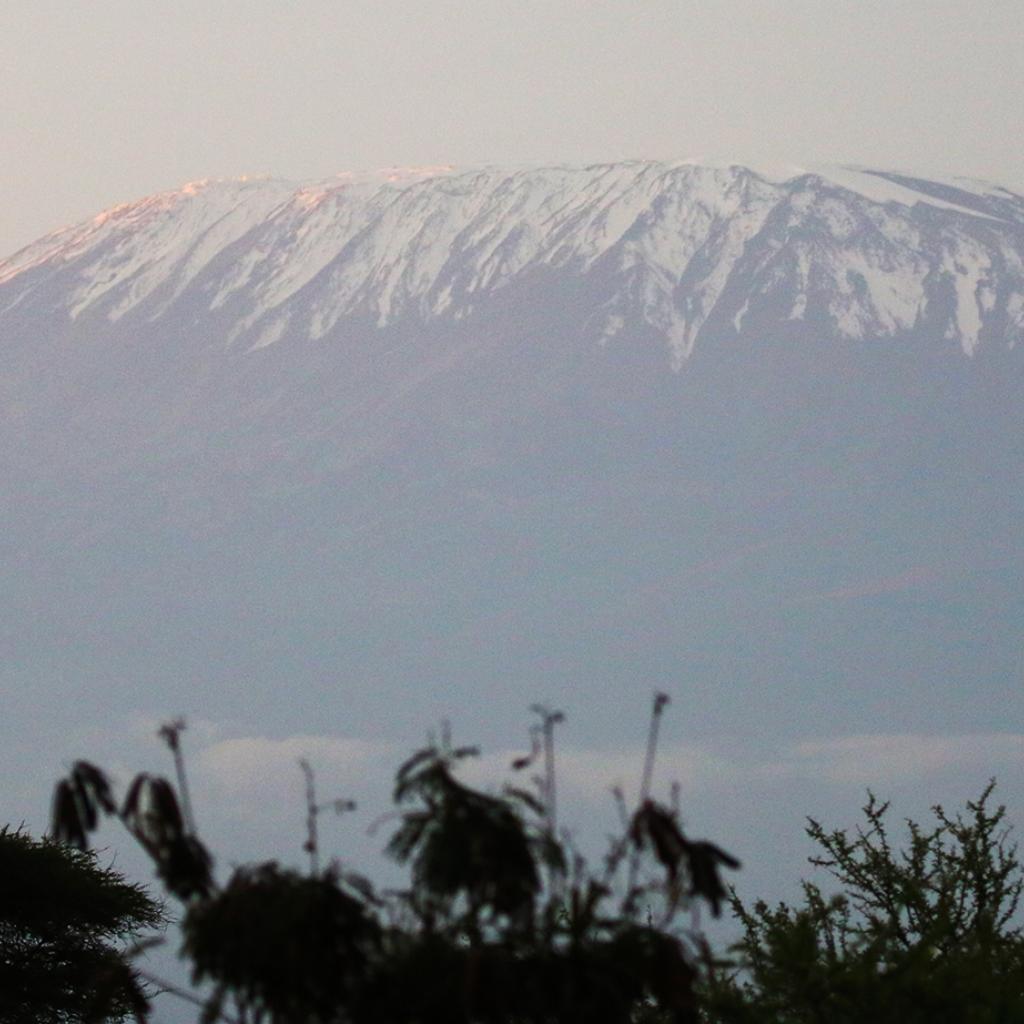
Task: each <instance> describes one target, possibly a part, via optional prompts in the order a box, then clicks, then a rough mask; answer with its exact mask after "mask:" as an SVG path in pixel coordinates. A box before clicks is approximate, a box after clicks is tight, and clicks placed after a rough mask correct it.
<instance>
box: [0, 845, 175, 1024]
mask: <svg viewBox="0 0 1024 1024" xmlns="http://www.w3.org/2000/svg"><path fill="white" fill-rule="evenodd" d="M162 920H163V917H162V913H161V909H160V907H159V905H158V904H157V903H155V902H154V901H153V900H152V899H151V898H150V897H149V896H148V895H147V894H146V892H145V890H144V889H142V888H141V887H140V886H137V885H131V884H129V883H128V882H126V881H125V880H124V879H123V878H122V877H121V876H120V875H118V874H117V873H116V872H114V871H113V870H110V869H105V868H101V867H100V866H99V865H98V864H97V863H96V857H95V855H94V854H92V853H90V852H86V851H82V850H78V849H74V848H73V847H71V846H68V845H65V844H63V843H56V842H51V841H49V840H45V839H44V840H36V839H33V838H32V837H31V836H29V835H27V834H26V833H24V832H22V831H11V830H9V829H2V830H0V1021H3V1022H4V1024H65V1022H67V1024H72V1022H78V1021H82V1022H84V1021H97V1022H98V1021H118V1020H122V1019H123V1018H125V1017H126V1016H128V1015H129V1014H132V1013H136V1014H138V1015H142V1014H144V1012H145V1008H146V1005H147V998H146V994H145V992H144V991H143V986H142V984H141V983H140V980H139V978H138V976H137V975H136V973H135V971H134V970H133V969H132V967H131V962H130V960H129V958H128V956H127V955H126V953H125V943H126V942H127V941H128V940H130V939H132V938H133V937H135V936H137V935H138V934H139V933H140V932H141V931H142V930H143V929H149V928H153V927H156V926H157V925H159V924H161V923H162Z"/></svg>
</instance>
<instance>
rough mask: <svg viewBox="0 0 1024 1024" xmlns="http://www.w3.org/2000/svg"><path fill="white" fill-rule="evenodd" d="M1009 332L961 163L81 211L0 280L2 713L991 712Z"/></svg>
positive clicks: (563, 177) (1018, 284)
mask: <svg viewBox="0 0 1024 1024" xmlns="http://www.w3.org/2000/svg"><path fill="white" fill-rule="evenodd" d="M1022 339H1024V198H1022V197H1021V196H1020V195H1017V194H1014V193H1013V192H1011V191H1007V190H1005V189H1002V188H1000V187H998V186H996V185H988V184H982V183H979V182H973V181H961V180H948V181H936V180H924V179H920V178H914V177H909V176H907V175H901V174H895V173H890V172H884V171H864V170H851V169H842V168H817V169H813V168H812V169H808V168H804V169H800V168H781V169H768V168H760V169H751V168H743V167H738V166H732V165H723V166H711V165H706V164H693V163H676V164H666V163H650V162H633V163H622V164H611V165H603V166H593V167H583V168H567V167H552V168H541V169H536V168H534V169H529V168H527V169H516V170H500V169H494V168H484V169H479V170H473V171H456V170H450V169H444V168H441V169H438V168H430V169H426V170H419V171H416V170H412V171H410V170H405V171H399V170H395V171H390V172H385V173H381V174H368V175H352V176H340V177H338V178H334V179H331V180H330V181H327V182H321V183H314V184H303V185H300V186H296V185H294V184H290V183H287V182H281V181H274V180H258V181H229V182H206V183H197V184H193V185H189V186H186V187H185V188H182V189H179V190H177V191H174V192H168V193H163V194H160V195H157V196H153V197H151V198H148V199H144V200H141V201H139V202H134V203H129V204H127V205H124V206H120V207H117V208H116V209H113V210H110V211H108V212H106V213H103V214H101V215H99V216H98V217H96V218H95V219H93V220H92V221H89V222H87V223H85V224H81V225H78V226H76V227H72V228H67V229H64V230H61V231H58V232H55V233H54V234H52V235H50V236H48V237H47V238H44V239H42V240H40V241H39V242H37V243H35V244H33V245H30V246H29V247H28V248H26V249H24V250H23V251H21V252H19V253H17V254H15V255H14V256H12V257H11V258H9V259H7V260H6V261H4V262H2V263H0V523H2V524H3V529H2V530H0V567H2V568H3V569H4V572H3V574H2V576H0V650H2V651H3V652H4V657H3V658H0V680H3V682H4V683H5V687H4V691H3V692H4V716H5V719H6V720H7V721H23V720H24V721H31V722H37V721H40V720H41V719H42V714H41V712H40V707H45V708H46V709H47V712H48V714H50V715H52V716H53V720H54V721H55V722H65V723H72V724H74V725H75V726H76V727H77V725H78V724H79V718H82V719H83V720H84V721H85V723H86V724H88V723H89V722H92V721H95V720H96V719H97V718H98V717H102V716H104V715H108V714H110V715H117V714H126V713H127V712H128V711H132V712H142V713H146V714H150V715H153V716H157V717H159V716H166V715H168V714H176V713H184V714H186V715H194V716H198V717H201V718H210V719H213V720H219V721H225V720H230V721H235V722H238V721H241V722H246V721H249V720H250V719H256V720H258V719H261V718H262V717H263V715H264V712H266V720H268V721H269V720H273V721H275V722H277V723H279V727H280V728H281V729H283V730H290V731H292V732H295V733H298V734H306V733H317V732H321V731H323V729H324V728H325V725H324V723H330V728H335V729H339V730H345V729H359V728H362V727H364V726H366V725H367V724H368V723H373V722H377V721H378V720H379V718H380V715H381V709H382V708H385V709H387V713H388V715H389V716H390V719H389V722H392V723H394V722H397V723H398V725H395V726H394V727H395V728H396V729H398V728H399V727H401V728H406V727H407V729H408V731H407V733H406V734H405V735H406V736H419V735H420V730H421V729H422V728H423V727H424V726H426V725H428V724H429V723H431V722H436V721H438V720H439V719H440V718H442V717H444V716H445V715H455V716H456V717H458V716H459V715H469V716H470V717H472V716H474V715H478V718H479V720H478V721H476V722H475V723H474V725H473V727H472V728H467V730H466V731H468V732H469V733H470V736H471V738H472V739H477V738H479V739H481V740H484V741H487V740H488V738H489V737H492V736H494V735H500V736H501V742H503V743H504V742H508V735H509V730H511V729H513V728H518V724H519V722H520V713H521V710H522V708H523V707H524V706H525V705H526V704H528V703H529V702H530V701H531V700H545V701H549V702H550V703H551V704H552V705H555V706H562V707H566V708H568V709H572V710H577V711H578V713H579V714H580V715H587V716H590V717H589V719H588V724H587V727H586V728H587V731H588V732H589V734H590V735H591V736H596V737H599V738H608V737H615V736H618V735H619V730H620V727H621V722H622V721H623V716H625V715H627V714H628V715H632V714H633V711H634V709H635V706H636V703H637V701H639V702H641V703H645V702H646V701H647V699H648V696H649V694H650V692H651V690H652V689H666V690H677V689H678V688H679V687H683V688H684V689H685V693H686V695H687V701H688V702H687V704H686V707H687V713H686V716H684V717H685V718H686V720H687V721H689V722H694V723H698V724H699V728H701V729H705V730H711V731H713V730H716V729H717V730H719V731H722V730H725V731H729V732H732V733H734V734H739V735H743V736H748V737H757V736H759V735H761V734H762V733H763V732H764V731H765V730H769V731H771V732H772V734H773V735H777V736H796V737H799V736H801V735H804V736H816V735H821V734H822V729H823V728H825V726H823V725H822V723H828V722H829V721H830V720H831V716H832V715H833V713H834V710H835V708H836V706H837V705H841V706H842V707H843V709H844V719H843V720H844V725H843V728H844V729H845V730H846V731H848V732H849V731H851V730H852V731H855V732H861V733H863V734H865V735H871V734H874V733H877V732H878V731H880V730H881V729H883V726H881V725H880V724H879V723H880V722H884V730H887V731H894V732H897V733H908V734H911V733H920V734H925V735H927V734H928V733H929V732H930V731H934V730H936V729H940V730H942V731H945V732H952V733H958V734H962V735H970V734H979V735H985V734H991V733H993V732H997V731H999V730H1001V729H1003V728H1004V727H1005V720H1004V719H1003V718H1001V717H998V716H993V715H992V714H991V713H990V710H991V708H993V707H995V706H997V705H998V706H1000V707H1003V708H1006V709H1012V708H1014V707H1018V708H1019V700H1020V689H1019V687H1020V671H1021V661H1020V652H1021V650H1024V637H1022V633H1021V623H1022V622H1024V585H1022V582H1021V581H1022V580H1024V544H1022V541H1021V523H1022V522H1024V486H1022V481H1024V444H1022V441H1021V439H1022V438H1024V345H1022V344H1021V341H1022ZM979 688H982V689H984V691H985V693H986V694H988V695H989V696H990V699H989V700H988V701H985V702H977V701H975V700H974V699H973V695H974V694H976V693H977V692H978V690H979ZM485 707H486V711H484V710H474V709H484V708H485ZM986 709H988V710H986ZM271 711H272V712H273V713H271ZM19 716H21V717H20V718H19ZM247 716H248V717H247ZM602 716H603V717H602ZM380 727H381V729H384V728H385V726H384V725H381V726H380ZM388 727H390V725H389V726H388ZM492 727H493V731H492V732H487V730H488V729H489V728H492ZM697 727H698V726H697V725H695V728H697ZM69 728H70V726H69ZM242 728H248V726H244V725H243V726H242ZM1014 728H1016V726H1015V727H1014ZM462 731H463V730H461V729H460V732H462ZM284 734H287V733H284ZM25 742H26V743H30V746H31V749H30V750H29V749H26V751H24V752H23V756H21V757H19V759H18V762H17V763H19V764H21V763H28V762H29V761H31V760H32V758H34V757H35V756H36V753H37V749H38V748H40V747H41V746H42V741H41V740H40V739H39V738H38V736H36V738H35V739H31V740H28V739H27V740H26V741H25ZM403 742H404V741H403ZM64 753H66V751H65V750H63V749H62V750H61V751H59V752H58V755H59V756H62V755H63V754H64ZM11 756H14V755H11ZM32 763H35V762H34V761H32ZM56 774H57V772H56V770H54V771H52V772H49V777H50V778H53V777H54V776H55V775H56ZM982 781H983V780H982ZM972 784H973V783H972ZM0 810H2V809H0ZM802 810H805V809H802ZM0 820H2V819H0Z"/></svg>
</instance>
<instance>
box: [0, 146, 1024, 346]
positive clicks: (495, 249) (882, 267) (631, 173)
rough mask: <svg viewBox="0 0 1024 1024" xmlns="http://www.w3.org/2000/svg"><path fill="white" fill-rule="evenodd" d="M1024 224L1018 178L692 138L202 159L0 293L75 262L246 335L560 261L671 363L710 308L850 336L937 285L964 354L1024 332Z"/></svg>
mask: <svg viewBox="0 0 1024 1024" xmlns="http://www.w3.org/2000/svg"><path fill="white" fill-rule="evenodd" d="M964 204H969V205H964ZM922 207H924V208H930V209H931V210H932V211H933V212H932V213H929V214H928V215H922V214H921V212H920V210H921V208H922ZM1022 225H1024V200H1022V199H1021V198H1019V197H1016V198H1015V197H1014V196H1013V195H1012V193H1009V192H1007V191H1006V190H999V189H996V188H995V187H994V186H984V187H983V186H982V185H979V184H977V183H975V184H973V185H971V186H970V189H969V190H968V183H965V182H962V181H961V182H959V183H958V184H956V185H955V186H953V185H951V184H949V183H943V182H928V181H924V180H919V179H914V178H910V177H908V176H905V175H898V174H892V173H889V172H884V171H876V170H869V169H864V168H855V167H810V166H807V167H804V166H796V165H754V166H748V165H744V164H740V163H733V162H729V163H725V162H721V161H719V162H709V161H694V160H682V161H676V162H669V163H664V162H653V161H629V162H625V163H612V164H593V165H590V166H586V167H572V166H565V165H551V166H541V167H520V168H514V169H508V168H500V167H491V166H484V167H477V168H468V169H456V168H454V167H450V166H432V167H413V168H384V169H381V170H378V171H372V172H344V173H342V174H338V175H336V176H334V177H332V178H329V179H326V180H324V181H317V182H304V183H299V184H294V183H289V182H285V181H281V180H278V179H272V178H259V179H250V178H241V179H229V180H210V179H207V180H201V181H197V182H191V183H189V184H186V185H184V186H182V187H181V188H179V189H176V190H172V191H169V192H163V193H159V194H157V195H154V196H150V197H148V198H145V199H142V200H139V201H138V202H135V203H128V204H124V205H121V206H118V207H115V208H114V209H112V210H109V211H107V212H105V213H103V214H101V215H99V216H98V217H96V218H93V219H92V220H91V221H87V222H86V223H84V224H82V225H78V226H76V227H74V228H68V229H64V230H63V231H59V232H55V233H54V234H53V235H50V236H48V237H47V238H44V239H42V240H40V242H38V243H36V244H35V245H34V246H30V247H28V248H27V249H25V250H23V251H22V252H21V253H18V254H16V255H15V256H14V257H13V258H12V259H10V260H8V261H6V262H2V263H0V286H3V284H4V282H5V281H6V282H7V284H6V286H4V294H3V295H2V296H0V311H2V309H3V308H4V307H5V306H7V307H10V306H11V305H13V304H15V303H18V302H21V301H22V299H23V298H24V294H25V293H24V292H23V291H20V290H19V289H20V288H21V285H20V284H19V279H20V280H23V281H25V282H26V286H29V287H31V285H30V282H31V281H32V280H35V279H36V277H34V276H33V274H34V272H39V273H45V274H48V275H52V274H61V275H66V277H62V282H66V283H65V284H64V295H65V299H64V300H63V301H64V309H65V311H66V313H67V314H68V315H69V316H70V317H72V318H75V317H78V316H81V315H83V314H84V313H85V312H86V311H92V312H93V313H94V314H95V313H97V312H98V313H100V315H104V316H106V317H108V318H109V319H111V320H117V319H120V318H123V317H125V316H127V315H129V314H133V313H134V311H137V310H138V311H143V312H142V314H141V315H144V316H145V317H147V318H148V319H155V318H158V317H160V316H163V315H164V314H165V313H168V312H169V311H170V310H171V309H172V307H174V305H175V303H176V302H178V301H179V299H181V297H182V296H183V295H185V294H186V293H189V294H190V295H191V296H192V298H191V299H190V302H191V308H192V309H193V310H194V309H196V308H205V309H206V310H207V312H208V313H209V315H211V316H214V315H215V316H218V317H221V318H225V319H226V323H225V325H224V336H225V337H227V338H229V339H231V340H232V341H239V342H241V343H242V344H244V345H245V347H246V349H247V350H249V349H253V348H260V347H265V346H267V345H271V344H276V343H278V342H281V341H283V340H285V339H288V338H292V337H306V338H317V337H322V336H323V335H325V334H327V333H329V332H330V331H331V330H332V329H333V328H334V327H335V325H337V324H338V323H339V322H340V321H341V320H343V319H344V318H346V317H351V316H359V317H361V318H368V319H370V320H371V321H372V322H375V323H377V324H378V325H381V326H383V325H386V324H389V323H392V322H394V321H395V320H398V319H402V318H420V319H429V318H434V317H446V318H451V319H453V320H462V319H465V318H466V317H468V316H470V315H471V314H472V312H473V310H474V309H477V308H479V307H480V305H481V303H482V299H483V297H485V296H488V295H493V294H495V293H497V292H500V291H501V290H502V289H505V288H507V287H508V286H509V285H510V284H512V283H513V282H515V281H517V280H520V279H522V278H524V277H525V276H529V275H537V274H543V273H551V272H552V270H554V269H558V270H559V271H560V272H564V273H569V274H573V275H582V276H584V277H587V276H590V275H594V279H595V280H596V281H599V282H600V287H599V289H598V290H597V291H596V292H595V294H600V293H601V292H603V293H604V295H605V296H606V297H605V298H604V299H603V300H602V301H601V303H600V307H599V308H597V309H594V310H591V311H588V313H587V317H586V322H587V323H588V324H589V325H590V327H593V328H594V330H595V331H596V332H597V335H598V337H597V338H595V340H607V338H609V337H611V336H612V335H614V334H615V333H617V332H620V331H621V330H624V329H626V328H627V327H628V326H629V325H634V324H647V325H649V326H650V327H653V328H654V329H656V330H658V331H659V332H661V333H662V334H663V336H664V337H665V339H666V341H667V343H668V345H669V348H670V351H671V354H672V360H673V363H674V364H676V365H679V364H681V363H682V362H683V361H685V360H686V359H687V358H688V357H689V355H690V354H691V352H692V351H693V348H694V346H695V345H696V344H697V342H698V339H699V336H700V333H701V331H702V330H703V329H704V327H705V325H706V324H707V323H708V321H709V319H711V318H712V317H715V318H716V322H718V323H722V324H731V325H732V326H733V327H734V328H735V330H736V331H737V332H740V331H748V330H758V325H759V324H760V323H762V320H761V319H760V318H761V317H763V316H764V315H766V313H765V311H766V310H769V309H773V310H775V313H773V314H771V315H774V316H781V317H783V318H785V317H787V316H788V317H790V318H792V319H794V320H806V319H809V318H811V317H818V316H825V317H827V318H828V319H829V320H830V321H831V323H832V324H833V325H834V328H835V330H836V331H837V332H838V333H839V334H840V335H842V336H846V337H851V338H863V337H868V336H872V335H874V336H888V335H891V334H894V333H897V332H899V331H904V330H910V329H913V328H914V326H915V324H917V323H918V322H919V321H920V319H921V317H922V314H923V312H924V311H925V310H926V308H927V307H928V305H929V303H930V302H931V301H932V300H933V297H934V295H935V294H937V292H936V289H940V290H941V289H942V288H945V289H946V292H945V294H947V295H948V296H949V299H948V301H949V302H950V303H952V306H951V310H952V312H950V313H949V314H948V316H949V332H950V336H951V337H955V338H956V339H958V340H959V343H960V344H961V346H962V347H963V350H964V352H966V353H967V354H971V353H973V352H974V351H975V350H976V348H977V346H978V345H979V344H980V343H981V341H982V339H983V338H984V337H985V336H986V335H985V332H986V325H987V324H989V323H992V324H995V325H997V327H998V331H999V332H1001V333H1002V334H1005V335H1006V338H1005V340H1006V343H1007V344H1011V345H1012V344H1014V343H1015V341H1016V339H1017V336H1018V334H1019V333H1020V319H1021V317H1020V314H1019V310H1017V306H1014V305H1013V302H1014V301H1015V300H1014V296H1019V295H1020V294H1021V293H1022V292H1024V241H1022ZM943 282H945V284H943ZM943 301H946V300H943ZM1001 306H1002V307H1003V308H1000V307H1001ZM1011 307H1012V308H1011ZM944 315H945V314H944ZM588 329H589V328H588Z"/></svg>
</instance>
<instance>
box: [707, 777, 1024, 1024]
mask: <svg viewBox="0 0 1024 1024" xmlns="http://www.w3.org/2000/svg"><path fill="white" fill-rule="evenodd" d="M993 786H994V784H993V783H990V784H989V785H988V786H987V787H986V788H985V790H984V791H983V792H982V794H981V796H980V797H979V798H978V799H977V800H972V801H968V802H967V804H966V808H965V810H964V811H963V812H960V813H957V814H955V815H949V814H947V813H946V811H945V810H943V808H942V807H941V806H936V807H934V808H933V813H934V816H935V821H934V823H933V824H932V825H930V826H924V825H921V824H918V823H917V822H915V821H911V820H907V821H906V823H905V824H906V837H905V841H904V842H903V843H900V844H898V843H896V842H895V841H894V839H893V836H892V833H891V830H890V828H889V825H888V822H887V814H888V811H889V804H888V803H883V802H880V801H879V800H877V799H876V798H875V797H874V795H870V794H869V799H868V802H867V805H866V806H865V807H864V809H863V812H864V819H865V820H864V822H863V823H862V824H861V825H860V826H858V827H857V828H856V829H855V830H853V831H852V832H850V831H844V830H838V829H835V830H828V829H826V828H825V827H824V826H823V825H821V824H820V823H819V822H817V821H814V820H813V819H812V820H810V821H809V824H808V828H807V832H808V835H809V836H810V837H811V838H812V839H813V840H814V841H815V842H816V843H817V845H818V847H819V849H820V853H819V854H818V855H816V856H814V857H812V858H811V863H812V864H813V865H815V866H817V867H820V868H824V869H825V870H826V871H827V872H828V873H829V874H830V875H831V876H832V879H833V881H834V882H835V883H836V886H835V888H836V889H837V891H836V892H834V893H832V894H828V893H826V892H825V891H823V889H822V888H821V887H819V886H818V885H816V884H814V883H812V882H806V881H805V882H804V883H803V886H802V889H803V899H802V902H801V903H800V905H798V906H789V905H787V904H785V903H780V904H778V905H776V906H774V907H771V906H769V905H768V904H766V903H764V902H757V903H755V904H754V906H753V907H751V908H748V907H745V906H744V905H743V904H742V902H740V901H739V900H738V899H736V898H735V897H734V898H733V900H732V906H733V910H734V912H735V914H736V915H737V917H738V918H739V920H740V922H741V923H742V925H743V929H744V934H743V938H742V940H741V942H740V943H739V945H738V948H737V952H738V954H739V959H738V963H737V964H736V965H734V966H732V967H729V968H726V969H724V970H721V969H720V970H719V971H717V972H716V973H715V975H713V977H712V981H711V984H710V986H709V991H708V993H707V999H706V1003H707V1006H706V1020H708V1021H714V1022H717V1024H762V1022H763V1024H768V1022H772V1024H805V1022H806V1024H816V1022H819V1021H828V1022H830V1024H846V1022H850V1024H853V1022H858V1024H860V1022H863V1021H865V1020H871V1021H874V1022H876V1024H886V1022H889V1021H892V1022H894V1024H896V1022H899V1024H916V1022H921V1024H925V1022H927V1024H942V1022H946V1021H948V1022H950V1024H953V1022H956V1024H963V1022H970V1024H997V1022H1006V1021H1020V1020H1024V935H1022V932H1021V922H1020V917H1019V910H1020V899H1021V893H1022V890H1024V875H1022V871H1021V865H1020V863H1019V862H1018V860H1017V856H1016V846H1015V845H1014V844H1013V843H1012V842H1011V841H1010V831H1009V828H1008V827H1007V825H1006V820H1005V819H1006V809H1005V807H1003V806H998V807H996V808H994V809H993V808H992V807H991V806H990V804H991V797H992V792H993Z"/></svg>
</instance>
